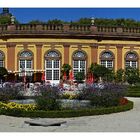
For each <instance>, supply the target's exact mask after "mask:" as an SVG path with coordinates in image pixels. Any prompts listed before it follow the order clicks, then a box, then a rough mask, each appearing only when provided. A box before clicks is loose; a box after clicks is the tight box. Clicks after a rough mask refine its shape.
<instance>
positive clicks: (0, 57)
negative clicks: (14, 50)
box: [0, 51, 4, 67]
mask: <svg viewBox="0 0 140 140" xmlns="http://www.w3.org/2000/svg"><path fill="white" fill-rule="evenodd" d="M0 67H4V53H3V52H1V51H0Z"/></svg>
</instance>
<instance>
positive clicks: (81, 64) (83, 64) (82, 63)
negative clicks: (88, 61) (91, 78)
mask: <svg viewBox="0 0 140 140" xmlns="http://www.w3.org/2000/svg"><path fill="white" fill-rule="evenodd" d="M85 67H86V66H85V61H83V60H80V68H82V69H85Z"/></svg>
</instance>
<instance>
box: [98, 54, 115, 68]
mask: <svg viewBox="0 0 140 140" xmlns="http://www.w3.org/2000/svg"><path fill="white" fill-rule="evenodd" d="M100 63H101V65H102V66H105V67H106V68H109V69H112V68H113V55H112V53H111V52H104V53H102V54H101V62H100Z"/></svg>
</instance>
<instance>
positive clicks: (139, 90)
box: [126, 86, 140, 97]
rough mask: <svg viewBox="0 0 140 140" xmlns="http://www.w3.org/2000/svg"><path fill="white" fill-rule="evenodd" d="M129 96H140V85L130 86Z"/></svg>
mask: <svg viewBox="0 0 140 140" xmlns="http://www.w3.org/2000/svg"><path fill="white" fill-rule="evenodd" d="M126 96H127V97H140V86H130V87H129V88H128V93H127V95H126Z"/></svg>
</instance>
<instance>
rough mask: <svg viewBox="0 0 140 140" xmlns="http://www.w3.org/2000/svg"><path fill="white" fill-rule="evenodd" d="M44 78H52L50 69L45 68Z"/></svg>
mask: <svg viewBox="0 0 140 140" xmlns="http://www.w3.org/2000/svg"><path fill="white" fill-rule="evenodd" d="M46 80H52V70H46Z"/></svg>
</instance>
